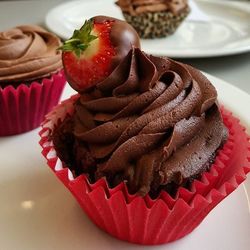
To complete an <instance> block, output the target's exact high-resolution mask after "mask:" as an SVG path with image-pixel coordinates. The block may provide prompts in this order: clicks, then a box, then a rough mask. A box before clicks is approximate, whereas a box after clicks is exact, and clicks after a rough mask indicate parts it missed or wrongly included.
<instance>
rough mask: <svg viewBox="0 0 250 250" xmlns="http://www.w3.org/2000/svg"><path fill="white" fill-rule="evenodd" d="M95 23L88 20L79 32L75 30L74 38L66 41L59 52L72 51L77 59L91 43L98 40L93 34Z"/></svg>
mask: <svg viewBox="0 0 250 250" xmlns="http://www.w3.org/2000/svg"><path fill="white" fill-rule="evenodd" d="M93 26H94V25H93V21H92V20H86V21H85V23H84V24H83V26H82V27H81V28H80V29H79V30H74V33H73V36H72V37H71V38H70V39H68V40H66V41H65V42H64V43H63V45H62V46H61V47H59V48H58V49H59V50H62V51H72V52H74V53H75V54H76V56H77V57H80V56H81V54H82V53H83V52H84V51H85V50H86V49H87V48H88V47H89V45H90V43H91V42H92V41H94V40H95V39H97V36H94V35H92V34H91V32H92V30H93Z"/></svg>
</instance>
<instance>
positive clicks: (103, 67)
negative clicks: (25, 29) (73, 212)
mask: <svg viewBox="0 0 250 250" xmlns="http://www.w3.org/2000/svg"><path fill="white" fill-rule="evenodd" d="M116 32H119V33H116ZM115 33H116V34H118V35H117V36H113V35H114V34H115ZM61 49H62V50H63V53H62V60H63V65H64V70H65V75H66V78H67V80H68V82H69V84H70V85H71V86H72V87H73V88H74V89H75V90H77V91H78V94H77V95H74V96H72V97H71V98H69V99H68V100H65V101H63V102H62V103H61V104H60V105H59V106H57V107H56V108H55V109H54V110H53V111H52V112H50V113H49V114H48V115H47V116H46V120H45V121H44V123H43V129H42V131H41V132H40V136H41V141H40V144H41V145H42V147H43V152H42V153H43V155H44V156H45V157H46V159H47V160H48V165H49V166H50V167H51V169H52V170H53V171H54V172H55V174H56V175H57V176H58V177H59V179H60V180H61V181H62V182H63V183H64V184H65V185H66V187H67V188H68V189H69V190H70V191H71V192H72V194H73V195H74V196H75V197H76V199H77V200H78V202H79V204H80V205H81V206H82V208H83V209H84V211H85V212H86V213H87V214H88V216H89V217H90V218H91V219H92V220H93V222H94V223H95V224H97V225H98V226H99V227H100V228H102V229H103V230H105V231H107V232H108V233H110V234H111V235H113V236H115V237H117V238H119V239H122V240H127V241H130V242H134V243H139V244H160V243H166V242H170V241H174V240H177V239H179V238H181V237H183V236H185V235H186V234H188V233H190V232H191V231H192V230H193V229H194V228H196V227H197V226H198V225H199V224H200V223H201V221H202V220H203V219H204V218H205V217H206V215H207V214H208V213H209V212H210V211H211V210H212V209H213V208H214V207H215V206H216V205H217V204H218V203H219V202H220V201H221V200H222V199H223V198H225V197H226V196H227V195H229V194H230V193H231V192H232V191H233V190H235V189H236V188H237V186H238V185H239V184H240V183H241V182H242V181H243V180H244V179H245V175H246V174H247V173H248V172H249V171H250V163H249V159H250V158H249V155H250V152H249V137H248V136H247V135H246V134H245V131H244V128H243V127H242V126H241V125H240V124H239V121H238V120H237V119H236V118H234V117H233V116H232V114H231V113H230V112H228V111H226V110H225V109H224V108H223V107H220V106H219V104H218V101H217V92H216V90H215V88H214V86H213V85H212V83H211V82H210V81H209V80H208V79H207V78H206V77H205V76H204V75H203V74H202V73H201V72H200V71H199V70H197V69H195V68H193V67H191V66H189V65H186V64H183V63H180V62H177V61H174V60H172V59H170V58H167V57H156V56H152V55H148V54H146V53H145V52H143V51H141V49H140V43H139V39H138V36H137V34H136V32H135V31H134V29H133V28H132V27H131V26H130V25H129V24H127V23H125V22H123V21H120V20H117V19H114V18H110V17H103V16H97V17H94V18H92V19H91V20H89V21H86V22H85V24H84V25H83V27H82V28H81V29H80V30H76V31H74V34H73V36H72V38H70V39H69V40H68V41H66V42H65V43H64V45H63V46H62V47H61ZM239 149H240V150H239Z"/></svg>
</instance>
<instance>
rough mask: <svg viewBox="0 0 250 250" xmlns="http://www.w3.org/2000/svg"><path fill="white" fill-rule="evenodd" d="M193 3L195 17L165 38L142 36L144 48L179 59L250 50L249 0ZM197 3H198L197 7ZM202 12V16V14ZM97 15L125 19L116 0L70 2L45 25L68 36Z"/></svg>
mask: <svg viewBox="0 0 250 250" xmlns="http://www.w3.org/2000/svg"><path fill="white" fill-rule="evenodd" d="M192 6H193V10H194V11H195V13H193V14H192V18H190V17H189V18H187V20H185V22H183V23H182V25H181V26H180V28H179V29H178V30H177V32H176V33H175V34H174V35H172V36H170V37H167V38H162V39H153V40H150V39H147V40H145V39H142V41H141V43H142V49H143V50H144V51H146V52H147V53H150V54H155V55H166V56H170V57H178V58H194V57H212V56H222V55H232V54H237V53H242V52H246V51H250V3H246V2H232V1H230V2H226V1H222V2H220V1H218V0H202V1H201V0H196V1H195V2H193V3H192ZM195 6H196V7H197V6H198V10H197V8H195ZM199 10H200V12H199ZM201 13H203V18H201V15H199V14H201ZM95 15H108V16H114V17H116V18H120V19H123V16H122V14H121V11H120V9H119V8H118V7H117V6H116V5H115V4H114V0H105V1H103V0H97V1H91V2H90V1H86V0H85V1H71V2H67V3H63V4H61V5H59V6H57V7H55V8H54V9H52V10H50V11H49V13H48V14H47V16H46V25H47V27H48V28H49V29H50V30H52V31H53V32H54V33H56V34H58V35H59V36H61V37H62V38H64V39H67V38H69V37H71V35H72V33H73V30H74V29H76V28H79V27H80V26H81V25H82V24H83V22H84V20H85V19H88V18H90V17H92V16H95ZM195 15H196V18H195ZM204 16H206V17H207V18H204ZM195 19H196V20H195Z"/></svg>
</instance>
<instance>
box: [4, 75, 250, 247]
mask: <svg viewBox="0 0 250 250" xmlns="http://www.w3.org/2000/svg"><path fill="white" fill-rule="evenodd" d="M209 79H210V80H211V81H212V82H213V83H214V85H215V86H216V88H217V89H218V92H219V96H220V100H221V101H222V102H223V103H224V104H225V105H226V106H227V107H228V108H230V109H231V110H232V111H234V112H235V113H237V114H238V116H239V117H240V118H241V119H242V121H243V122H244V124H245V125H246V126H247V128H248V131H249V132H250V115H249V107H250V96H249V95H248V94H246V93H245V92H243V91H241V90H239V89H237V88H236V87H233V86H232V85H230V84H228V83H225V82H223V81H221V80H219V79H217V78H214V77H212V76H209ZM71 94H73V91H72V90H71V88H70V87H69V86H67V87H66V89H65V91H64V95H63V99H65V98H67V97H69V96H70V95H71ZM38 131H39V129H36V130H34V131H31V132H29V133H26V134H22V135H18V136H12V137H6V138H0V149H1V150H0V159H1V164H0V202H1V205H0V249H4V250H14V249H18V250H29V249H30V250H39V249H41V250H49V249H51V250H52V249H54V250H55V249H61V250H69V249H74V250H78V249H79V250H80V249H81V250H82V249H90V250H93V249H98V250H99V249H102V250H116V249H127V250H132V249H135V250H136V249H149V250H150V249H152V250H153V249H154V250H157V249H159V250H183V249H185V250H188V249H191V250H201V249H202V250H249V248H250V237H249V235H250V204H249V196H250V182H249V181H248V182H245V183H244V185H241V186H240V187H239V188H238V189H237V190H236V191H235V192H234V193H232V194H231V195H230V196H229V197H227V198H226V199H225V200H224V201H223V202H222V203H220V204H219V205H218V206H217V207H216V208H215V209H214V210H213V211H212V212H211V213H210V214H209V215H208V216H207V217H206V219H205V220H204V221H203V222H202V224H201V225H200V226H199V227H198V228H197V229H196V230H195V231H194V232H193V233H191V234H190V235H188V236H187V237H184V238H183V239H181V240H179V241H176V242H174V243H171V244H166V245H162V246H155V247H147V248H146V247H143V246H136V245H133V244H129V243H126V242H122V241H119V240H116V239H114V238H112V237H110V236H109V235H107V234H106V233H104V232H102V231H101V230H99V229H98V228H97V227H96V226H94V225H93V224H92V223H91V222H90V221H89V219H88V218H87V217H86V215H85V214H84V213H83V211H82V210H81V208H80V206H79V205H78V204H77V202H76V201H75V199H74V198H73V197H72V196H71V194H70V193H69V192H68V191H67V190H66V188H65V187H64V186H63V185H62V184H61V183H60V181H59V180H58V179H57V178H56V177H55V176H54V174H53V173H52V171H51V170H50V169H49V168H48V167H47V166H46V163H45V161H44V159H43V157H42V156H41V154H40V151H41V148H40V146H39V145H38V140H39V136H38Z"/></svg>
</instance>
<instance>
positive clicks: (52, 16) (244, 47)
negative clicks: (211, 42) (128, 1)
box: [45, 0, 250, 58]
mask: <svg viewBox="0 0 250 250" xmlns="http://www.w3.org/2000/svg"><path fill="white" fill-rule="evenodd" d="M98 1H99V2H100V3H103V0H98ZM196 1H197V2H201V3H202V2H204V3H209V4H214V5H215V7H216V5H218V6H224V7H233V8H237V9H238V10H241V11H244V12H247V13H249V15H250V4H249V3H247V2H237V1H218V0H196ZM77 2H79V3H80V4H84V5H85V4H86V6H87V5H88V4H91V3H93V1H91V0H85V2H82V1H79V0H78V1H71V2H67V3H63V4H60V5H58V6H56V7H54V8H52V9H51V10H50V11H49V12H48V13H47V15H46V18H45V24H46V26H47V27H48V28H49V29H50V30H51V31H52V32H54V33H56V34H57V35H59V36H60V37H62V38H63V39H67V38H68V31H67V28H66V25H67V23H63V24H62V22H61V19H60V18H59V16H60V13H63V12H64V11H65V10H67V9H69V8H71V7H72V6H74V5H75V4H76V3H77ZM95 3H96V1H95ZM110 3H111V1H109V2H107V4H110ZM142 48H143V49H144V46H143V40H142ZM145 51H146V52H147V53H150V54H154V55H166V56H169V57H174V58H201V57H216V56H227V55H234V54H239V53H244V52H248V51H250V36H249V38H246V39H244V40H243V41H242V42H239V45H238V46H237V47H234V48H233V49H232V48H223V47H220V48H217V49H214V48H213V49H204V50H201V49H199V50H194V49H190V50H188V49H187V50H180V51H178V48H176V49H171V50H168V49H165V50H159V49H156V48H152V47H151V48H149V47H147V49H146V50H145Z"/></svg>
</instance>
